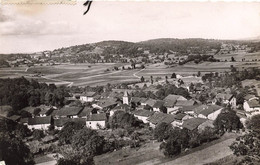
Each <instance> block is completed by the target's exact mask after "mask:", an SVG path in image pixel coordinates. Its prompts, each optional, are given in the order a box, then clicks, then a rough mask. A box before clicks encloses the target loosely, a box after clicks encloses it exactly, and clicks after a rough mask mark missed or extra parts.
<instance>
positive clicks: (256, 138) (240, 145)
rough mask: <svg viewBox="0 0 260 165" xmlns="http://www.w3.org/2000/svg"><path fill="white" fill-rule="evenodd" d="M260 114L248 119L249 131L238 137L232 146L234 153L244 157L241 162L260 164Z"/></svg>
mask: <svg viewBox="0 0 260 165" xmlns="http://www.w3.org/2000/svg"><path fill="white" fill-rule="evenodd" d="M259 123H260V115H255V116H253V117H252V118H251V119H249V120H248V121H247V124H246V125H247V128H248V129H249V132H248V133H246V134H245V135H242V136H240V137H238V138H237V139H236V141H235V142H233V143H232V145H231V146H230V148H231V150H232V151H233V153H234V155H236V156H239V157H242V158H243V159H242V161H241V162H240V164H252V165H253V164H259V162H260V130H259Z"/></svg>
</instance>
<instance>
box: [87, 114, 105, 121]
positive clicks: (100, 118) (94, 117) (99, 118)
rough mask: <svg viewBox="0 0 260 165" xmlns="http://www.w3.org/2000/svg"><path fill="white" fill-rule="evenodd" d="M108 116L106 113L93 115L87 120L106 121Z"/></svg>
mask: <svg viewBox="0 0 260 165" xmlns="http://www.w3.org/2000/svg"><path fill="white" fill-rule="evenodd" d="M106 120H107V115H106V114H105V113H100V114H92V115H90V116H89V117H88V118H87V121H106Z"/></svg>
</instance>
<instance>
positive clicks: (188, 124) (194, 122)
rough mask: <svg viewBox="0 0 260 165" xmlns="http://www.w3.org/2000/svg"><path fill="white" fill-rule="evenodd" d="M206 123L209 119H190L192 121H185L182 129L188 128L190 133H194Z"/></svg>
mask: <svg viewBox="0 0 260 165" xmlns="http://www.w3.org/2000/svg"><path fill="white" fill-rule="evenodd" d="M206 121H207V119H204V118H190V119H187V120H185V121H184V122H183V124H182V126H181V127H182V128H186V129H188V130H190V131H193V130H196V129H198V127H199V126H200V125H201V124H202V123H204V122H206Z"/></svg>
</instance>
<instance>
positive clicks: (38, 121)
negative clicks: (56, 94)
mask: <svg viewBox="0 0 260 165" xmlns="http://www.w3.org/2000/svg"><path fill="white" fill-rule="evenodd" d="M51 124H52V118H51V116H47V117H34V118H28V128H29V129H31V130H32V129H41V130H47V129H48V128H49V126H50V125H51Z"/></svg>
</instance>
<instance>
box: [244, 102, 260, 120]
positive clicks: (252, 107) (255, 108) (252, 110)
mask: <svg viewBox="0 0 260 165" xmlns="http://www.w3.org/2000/svg"><path fill="white" fill-rule="evenodd" d="M243 108H244V110H245V111H246V112H248V114H249V115H248V116H252V115H256V114H260V104H259V100H258V98H254V99H250V100H248V101H247V100H246V101H244V104H243Z"/></svg>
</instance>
